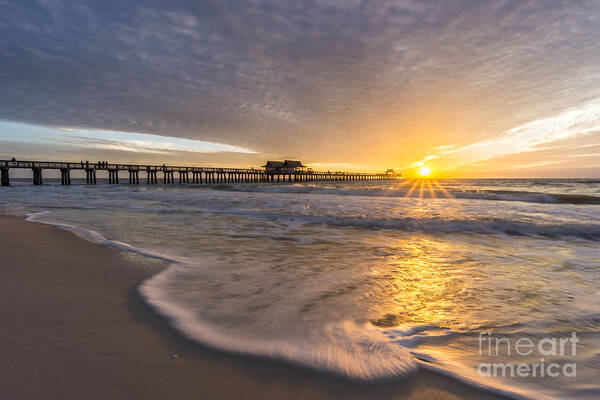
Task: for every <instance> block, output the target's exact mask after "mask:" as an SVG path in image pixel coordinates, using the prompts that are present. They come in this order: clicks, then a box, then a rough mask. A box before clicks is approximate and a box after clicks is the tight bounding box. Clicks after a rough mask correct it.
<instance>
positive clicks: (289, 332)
mask: <svg viewBox="0 0 600 400" xmlns="http://www.w3.org/2000/svg"><path fill="white" fill-rule="evenodd" d="M599 211H600V181H597V180H460V181H417V182H415V181H398V182H350V183H341V182H339V183H318V184H308V183H307V184H282V185H275V184H274V185H215V186H210V187H207V186H198V185H188V186H177V185H174V186H168V187H167V186H163V185H159V186H154V187H152V186H145V185H140V186H129V185H120V186H107V185H98V186H84V185H73V186H71V187H61V186H59V185H45V186H42V187H34V186H29V185H28V184H27V185H24V184H23V185H20V184H19V182H17V185H15V186H12V187H10V188H2V190H0V212H2V213H8V214H16V215H23V216H24V215H27V214H32V213H38V214H35V215H34V219H36V220H39V221H45V222H52V223H60V224H67V225H69V226H71V227H79V228H82V229H84V230H82V231H81V232H80V233H81V234H83V235H84V236H86V237H87V238H88V239H91V240H99V241H104V242H106V243H108V244H112V245H116V246H121V247H126V248H128V249H129V250H135V251H138V252H140V253H142V254H147V255H152V256H154V257H162V258H165V259H168V260H172V261H173V264H172V266H171V267H170V268H168V269H166V270H165V271H164V272H161V273H159V274H158V275H156V276H154V277H153V278H151V279H149V280H148V281H146V282H144V283H143V284H142V285H141V287H140V291H141V293H142V294H143V296H144V297H145V298H146V299H147V301H148V302H149V303H150V304H152V305H153V306H154V307H155V308H156V309H157V310H158V311H159V312H161V313H163V314H165V315H166V316H168V317H169V318H170V319H171V321H172V323H173V325H174V326H175V327H176V328H177V329H180V330H181V331H183V332H184V333H185V334H186V335H188V336H190V337H192V338H194V339H196V340H198V341H200V342H203V343H206V344H209V345H212V346H215V347H218V348H222V349H225V350H231V351H236V352H242V353H248V354H256V355H261V356H269V357H275V358H279V359H283V360H286V361H290V362H294V363H299V364H302V365H305V366H308V367H311V368H316V369H320V370H323V371H326V372H328V373H335V374H341V375H344V376H347V377H349V378H352V379H359V380H366V381H369V380H377V379H386V378H393V377H396V376H400V375H404V374H407V373H410V372H411V371H414V369H415V368H417V367H418V366H421V367H425V368H432V369H435V370H438V371H441V372H443V373H447V374H450V375H453V376H456V377H457V378H459V379H463V380H466V381H469V382H473V383H476V384H479V385H482V386H485V387H489V388H495V389H497V390H501V391H503V392H504V393H512V394H517V395H521V396H526V397H530V398H544V397H548V398H553V397H554V398H575V397H576V398H597V397H598V396H599V395H600V384H599V383H598V382H597V376H598V373H599V372H600V362H599V361H600V334H599V332H600V310H599V306H598V296H599V295H600V279H599V278H600V272H599V269H598V265H599V261H600V218H599V217H598V215H599ZM482 332H490V333H491V336H492V337H494V338H495V337H503V338H504V339H505V342H504V343H506V341H512V342H513V343H514V341H516V340H518V339H521V338H527V339H530V340H532V341H533V342H536V341H539V340H542V339H543V338H545V337H551V338H558V337H563V338H567V337H570V336H571V335H572V332H576V335H577V337H578V338H579V343H578V344H577V352H576V355H574V356H573V355H571V354H564V355H562V356H561V355H557V356H555V357H553V356H551V357H548V356H544V355H543V354H542V355H541V354H538V353H539V352H534V353H533V354H531V355H530V356H527V357H522V356H518V355H516V354H515V353H514V350H513V352H512V353H511V354H510V355H508V354H507V353H506V349H505V348H504V347H502V346H500V351H499V354H492V355H490V354H488V353H487V348H485V349H484V350H485V351H483V352H482V354H480V345H481V343H482V342H481V341H478V338H479V337H480V333H482ZM484 344H485V343H484ZM484 347H485V346H484ZM494 351H495V349H494ZM540 358H544V362H545V363H546V364H549V363H551V362H557V363H559V364H560V365H561V366H562V365H564V364H565V363H570V362H576V366H577V370H576V375H577V376H576V377H567V376H563V375H561V376H558V377H549V376H544V377H540V376H536V377H531V376H529V377H486V376H481V375H480V374H479V373H478V371H477V367H478V366H479V365H480V364H481V363H497V362H504V363H509V362H512V363H522V362H526V363H533V362H538V363H539V362H540Z"/></svg>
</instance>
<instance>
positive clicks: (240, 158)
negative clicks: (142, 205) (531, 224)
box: [0, 0, 600, 177]
mask: <svg viewBox="0 0 600 400" xmlns="http://www.w3.org/2000/svg"><path fill="white" fill-rule="evenodd" d="M0 82H1V83H2V85H1V86H0V89H1V95H0V159H3V158H12V157H16V158H18V159H33V158H35V159H47V160H59V159H60V160H73V161H79V160H82V159H89V160H110V161H129V162H156V163H159V164H162V163H172V164H179V165H206V166H212V165H220V166H240V167H245V166H248V167H250V166H252V167H257V166H260V165H262V164H264V161H265V160H267V159H300V160H302V161H304V162H305V163H307V164H309V165H310V166H312V167H313V168H315V169H321V170H364V171H367V170H368V171H379V170H384V169H387V168H395V169H398V170H401V171H403V172H404V173H405V175H407V176H410V175H411V174H414V172H415V171H417V170H418V169H419V168H420V167H421V166H423V165H427V166H429V167H430V168H432V170H433V171H434V172H435V173H436V175H438V176H440V177H442V176H448V177H598V176H600V2H599V1H597V0H577V1H573V0H568V1H562V0H553V1H542V0H539V1H527V0H518V1H503V0H490V1H487V0H452V1H442V0H437V1H433V0H432V1H427V0H421V1H416V0H397V1H387V0H365V1H359V0H328V1H325V0H309V1H291V0H290V1H288V0H268V1H263V0H249V1H237V0H217V1H211V0H205V1H192V0H170V1H168V2H167V1H152V0H139V1H129V0H123V1H111V0H105V1H86V0H81V1H77V2H73V1H62V0H38V1H29V0H8V1H7V0H0Z"/></svg>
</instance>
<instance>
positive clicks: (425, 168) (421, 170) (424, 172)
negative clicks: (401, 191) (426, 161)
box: [419, 167, 431, 176]
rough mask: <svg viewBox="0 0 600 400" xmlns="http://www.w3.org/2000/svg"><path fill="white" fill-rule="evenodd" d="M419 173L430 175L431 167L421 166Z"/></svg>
mask: <svg viewBox="0 0 600 400" xmlns="http://www.w3.org/2000/svg"><path fill="white" fill-rule="evenodd" d="M419 175H421V176H429V175H431V168H429V167H421V169H420V170H419Z"/></svg>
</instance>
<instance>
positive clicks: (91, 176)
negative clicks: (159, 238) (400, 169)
mask: <svg viewBox="0 0 600 400" xmlns="http://www.w3.org/2000/svg"><path fill="white" fill-rule="evenodd" d="M11 169H29V170H31V171H33V184H34V185H41V184H43V171H45V170H59V171H60V176H61V184H63V185H70V184H71V171H85V176H86V179H85V181H86V184H88V185H95V184H96V183H97V182H98V179H97V176H98V173H100V172H106V174H107V176H108V183H109V184H119V182H120V181H119V173H120V172H123V173H125V172H127V173H128V175H129V180H128V181H127V182H128V183H129V184H131V185H137V184H139V183H140V174H142V177H143V176H144V175H145V178H146V184H149V185H150V184H158V183H159V181H162V183H163V184H174V183H175V181H176V179H175V178H176V177H177V178H178V179H177V180H178V182H179V183H180V184H189V183H195V184H218V183H275V182H317V181H333V182H335V181H374V180H395V179H399V178H400V176H401V175H400V174H398V173H394V172H393V171H392V172H390V171H391V170H388V171H387V172H385V173H356V172H330V171H313V170H310V169H301V170H293V171H291V170H289V171H272V170H269V169H255V168H249V169H247V168H214V167H189V166H172V165H140V164H121V163H109V162H96V163H90V162H62V161H15V160H0V172H1V173H0V177H1V181H2V186H9V185H10V176H9V171H10V170H11ZM175 174H177V176H176V175H175ZM159 177H161V178H162V179H159Z"/></svg>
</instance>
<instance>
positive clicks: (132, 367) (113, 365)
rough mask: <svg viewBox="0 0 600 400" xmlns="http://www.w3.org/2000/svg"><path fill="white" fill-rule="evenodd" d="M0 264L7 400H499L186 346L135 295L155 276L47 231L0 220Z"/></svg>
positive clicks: (0, 377)
mask: <svg viewBox="0 0 600 400" xmlns="http://www.w3.org/2000/svg"><path fill="white" fill-rule="evenodd" d="M0 260H1V263H0V318H1V327H2V329H1V330H0V398H1V399H4V400H11V399H61V400H63V399H166V398H169V399H302V400H305V399H375V398H376V399H460V398H472V399H497V398H499V397H496V396H492V395H489V394H487V393H484V392H481V391H478V390H476V389H473V388H471V387H469V386H466V385H463V384H461V383H459V382H457V381H454V380H452V379H449V378H446V377H443V376H439V375H437V374H434V373H431V372H425V371H422V372H417V373H415V374H413V375H411V376H410V377H407V378H403V379H398V380H395V381H392V382H385V383H370V384H364V383H357V382H351V381H348V380H345V379H339V378H336V377H332V376H327V375H323V374H320V373H318V372H316V371H311V370H308V369H304V368H299V367H295V366H293V365H288V364H284V363H280V362H276V361H271V360H263V359H256V358H248V357H244V356H238V355H232V354H227V353H223V352H221V351H218V350H213V349H210V348H207V347H205V346H202V345H200V344H198V343H194V342H191V341H189V340H187V339H186V338H184V337H181V336H180V335H179V334H177V332H176V331H174V330H173V329H171V328H170V327H169V326H168V324H167V323H166V321H165V320H164V319H163V318H162V317H160V316H158V315H156V314H155V313H154V312H153V311H152V310H151V309H150V308H149V307H148V306H147V305H146V304H145V303H144V302H143V301H142V300H141V299H140V298H139V296H138V295H137V291H136V287H137V285H139V283H140V282H142V281H143V280H144V279H145V278H147V277H149V276H151V275H153V274H155V273H157V272H158V270H157V269H156V268H151V267H149V266H147V265H143V264H138V263H135V262H133V261H131V260H130V259H128V257H125V255H124V253H123V252H121V251H118V250H115V249H110V248H107V247H103V246H101V245H97V244H93V243H90V242H87V241H85V240H83V239H80V238H78V237H76V236H75V235H74V234H73V233H71V232H68V231H65V230H62V229H59V228H56V227H53V226H48V225H43V224H37V223H33V222H26V221H24V220H22V219H20V218H16V217H5V216H0ZM174 354H178V356H177V357H174V356H173V355H174Z"/></svg>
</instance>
